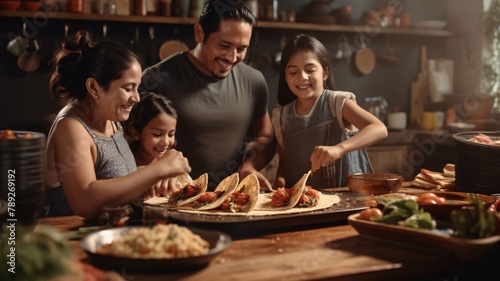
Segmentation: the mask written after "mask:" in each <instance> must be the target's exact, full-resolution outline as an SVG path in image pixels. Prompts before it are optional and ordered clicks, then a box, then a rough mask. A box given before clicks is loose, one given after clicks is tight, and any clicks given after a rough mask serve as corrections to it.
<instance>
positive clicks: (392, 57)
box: [379, 36, 399, 62]
mask: <svg viewBox="0 0 500 281" xmlns="http://www.w3.org/2000/svg"><path fill="white" fill-rule="evenodd" d="M379 58H380V59H382V60H384V61H387V62H399V58H398V57H397V56H396V54H395V53H394V50H393V49H392V47H391V44H390V43H389V37H388V36H385V51H384V54H382V55H381V56H379Z"/></svg>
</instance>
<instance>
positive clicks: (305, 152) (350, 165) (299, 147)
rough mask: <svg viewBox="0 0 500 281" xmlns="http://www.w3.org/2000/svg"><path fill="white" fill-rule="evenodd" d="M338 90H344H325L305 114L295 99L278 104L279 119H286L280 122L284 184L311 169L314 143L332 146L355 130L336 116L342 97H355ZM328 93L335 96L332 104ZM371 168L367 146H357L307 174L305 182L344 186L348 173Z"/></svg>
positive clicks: (319, 186)
mask: <svg viewBox="0 0 500 281" xmlns="http://www.w3.org/2000/svg"><path fill="white" fill-rule="evenodd" d="M337 93H345V92H333V91H329V90H325V92H324V93H323V94H322V95H321V96H319V97H318V99H317V100H316V102H315V104H314V106H313V108H312V109H311V112H310V113H309V114H308V115H303V116H300V115H297V113H296V111H295V103H296V101H293V102H292V103H290V104H288V105H286V106H284V107H282V108H281V118H280V119H281V123H283V122H284V123H285V124H281V128H283V130H282V137H283V147H284V151H285V155H284V157H285V163H284V165H285V170H286V173H285V174H286V175H285V181H286V185H287V187H291V186H293V185H294V184H295V183H296V182H297V181H299V180H300V178H301V177H302V176H303V175H304V174H305V173H307V171H309V170H310V169H311V163H310V161H309V158H310V156H311V153H312V151H313V149H314V147H315V146H320V145H326V146H333V145H336V144H338V143H340V142H342V141H344V140H346V139H347V138H349V137H350V136H352V135H354V134H355V133H357V131H348V130H345V128H343V126H342V127H341V125H340V124H342V121H341V120H338V117H337V116H342V112H341V109H342V106H343V104H344V102H345V100H346V99H349V98H351V99H354V95H353V94H350V93H349V94H350V95H347V94H338V95H337ZM330 95H334V96H335V104H334V105H330V104H329V102H331V101H332V100H333V98H331V97H330ZM339 110H340V112H339ZM331 111H336V112H331ZM338 113H340V114H338ZM340 118H341V117H340ZM372 171H373V169H372V166H371V163H370V160H369V158H368V154H367V153H366V150H365V149H360V150H356V151H352V152H349V153H347V154H346V155H344V156H343V157H342V158H341V159H338V160H337V161H335V163H330V164H328V165H327V166H325V167H322V168H321V169H319V170H317V171H315V172H314V173H312V174H311V176H310V177H309V180H308V182H307V184H308V185H311V186H312V187H313V188H315V189H324V188H330V187H339V186H347V174H350V173H359V172H372Z"/></svg>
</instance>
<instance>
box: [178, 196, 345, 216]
mask: <svg viewBox="0 0 500 281" xmlns="http://www.w3.org/2000/svg"><path fill="white" fill-rule="evenodd" d="M268 195H269V194H258V196H257V206H259V205H262V204H263V203H265V202H267V201H269V198H268ZM339 202H340V197H339V196H338V195H334V194H323V193H321V200H319V204H318V205H316V206H312V207H295V208H291V209H287V210H276V209H272V210H271V209H269V210H257V209H253V210H252V211H250V212H248V213H244V212H238V213H231V212H227V211H223V210H220V209H212V210H206V211H200V210H195V209H180V210H178V211H179V212H181V213H189V214H198V215H213V216H239V217H240V216H243V217H245V216H246V217H261V216H277V215H288V214H300V213H306V212H312V211H318V210H322V209H326V208H329V207H331V206H333V205H335V204H338V203H339Z"/></svg>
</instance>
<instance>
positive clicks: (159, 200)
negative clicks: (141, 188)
mask: <svg viewBox="0 0 500 281" xmlns="http://www.w3.org/2000/svg"><path fill="white" fill-rule="evenodd" d="M176 178H177V182H176V183H175V186H176V188H177V189H182V188H184V187H185V186H186V185H187V184H188V183H192V184H193V185H194V186H196V187H198V188H200V192H199V193H198V194H196V195H195V196H193V197H191V198H188V199H186V200H183V201H180V202H178V203H177V204H172V203H170V202H169V197H163V196H161V197H158V196H154V197H151V198H149V199H146V200H144V202H143V203H144V204H148V205H173V206H182V205H185V204H188V203H191V202H193V201H195V200H196V199H198V198H199V197H200V196H201V194H203V192H205V191H207V187H208V174H207V173H204V174H203V175H201V176H199V177H198V178H197V179H195V180H192V179H191V176H189V174H187V173H185V174H182V175H179V176H177V177H176Z"/></svg>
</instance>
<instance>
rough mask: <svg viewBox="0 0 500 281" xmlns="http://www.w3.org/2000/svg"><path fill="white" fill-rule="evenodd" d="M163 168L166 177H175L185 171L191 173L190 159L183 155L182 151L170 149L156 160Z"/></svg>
mask: <svg viewBox="0 0 500 281" xmlns="http://www.w3.org/2000/svg"><path fill="white" fill-rule="evenodd" d="M156 163H158V164H157V165H158V166H160V167H161V168H162V174H163V175H162V176H163V177H164V178H170V177H175V176H178V175H180V174H183V173H190V172H191V166H189V162H188V159H187V158H186V157H184V155H182V152H180V151H177V150H175V149H169V150H167V152H165V154H164V155H163V156H162V157H161V158H160V159H158V161H156V162H155V164H156Z"/></svg>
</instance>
